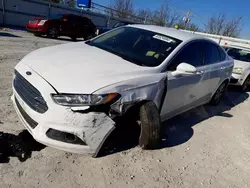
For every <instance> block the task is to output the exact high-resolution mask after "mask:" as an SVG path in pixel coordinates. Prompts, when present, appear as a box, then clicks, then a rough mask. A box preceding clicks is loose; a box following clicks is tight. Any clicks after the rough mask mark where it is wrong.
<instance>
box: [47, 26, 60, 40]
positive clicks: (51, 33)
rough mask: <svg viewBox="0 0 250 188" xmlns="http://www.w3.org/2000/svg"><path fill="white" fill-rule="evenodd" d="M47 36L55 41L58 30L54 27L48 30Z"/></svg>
mask: <svg viewBox="0 0 250 188" xmlns="http://www.w3.org/2000/svg"><path fill="white" fill-rule="evenodd" d="M47 36H48V37H49V38H52V39H56V38H57V37H58V30H57V29H56V28H55V27H52V28H49V30H48V33H47Z"/></svg>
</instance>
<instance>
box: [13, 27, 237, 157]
mask: <svg viewBox="0 0 250 188" xmlns="http://www.w3.org/2000/svg"><path fill="white" fill-rule="evenodd" d="M232 69H233V59H232V58H230V57H229V56H228V55H227V54H226V52H225V51H224V50H223V49H222V48H221V47H220V46H219V45H218V44H216V43H215V42H213V41H211V40H209V39H205V38H203V37H200V36H197V35H195V34H192V33H186V32H182V31H178V30H176V29H169V28H165V27H158V26H150V25H133V26H124V27H120V28H117V29H114V30H111V31H109V32H107V33H105V34H102V35H100V36H98V37H96V38H94V39H91V40H89V41H86V42H78V43H69V44H63V45H58V46H53V47H46V48H43V49H39V50H36V51H34V52H32V53H30V54H28V55H27V56H26V57H24V58H23V59H22V60H21V62H20V63H18V64H17V66H16V67H15V76H14V80H13V96H12V100H13V102H14V107H15V109H16V111H17V114H18V115H19V117H20V119H21V120H22V122H23V124H24V126H25V127H26V128H27V130H28V131H29V132H30V134H32V136H33V137H34V139H36V140H37V141H38V142H41V143H43V144H45V145H48V146H51V147H54V148H58V149H61V150H65V151H68V152H73V153H80V154H91V155H92V156H96V155H97V154H98V152H99V150H100V148H101V147H102V145H103V143H104V141H105V139H106V138H107V137H108V135H109V134H110V133H111V132H112V130H113V129H114V128H115V127H116V126H119V124H118V123H117V122H118V121H119V119H120V118H123V117H124V116H125V115H126V114H131V116H129V118H128V119H132V118H135V119H134V120H135V122H138V126H140V128H141V135H140V137H139V138H138V139H139V145H140V146H141V147H142V148H144V149H150V148H155V147H157V146H158V144H159V143H160V140H161V137H160V135H161V122H162V121H165V120H167V119H169V118H171V117H173V116H175V115H178V114H180V113H182V112H185V111H187V110H189V109H191V108H194V107H196V106H199V105H202V104H206V103H209V102H210V103H211V104H212V105H216V104H218V103H219V102H220V100H221V98H222V97H223V94H224V93H225V91H226V88H227V85H228V83H229V80H230V77H231V73H232ZM131 110H133V113H130V112H131ZM128 136H129V135H128Z"/></svg>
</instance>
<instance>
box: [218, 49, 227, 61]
mask: <svg viewBox="0 0 250 188" xmlns="http://www.w3.org/2000/svg"><path fill="white" fill-rule="evenodd" d="M218 50H219V53H220V60H221V61H224V60H225V59H226V53H225V52H224V50H223V49H222V48H221V47H219V46H218Z"/></svg>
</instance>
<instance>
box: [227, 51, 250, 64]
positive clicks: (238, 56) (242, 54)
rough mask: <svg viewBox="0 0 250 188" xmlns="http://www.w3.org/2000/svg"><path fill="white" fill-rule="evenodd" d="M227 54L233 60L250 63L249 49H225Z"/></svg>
mask: <svg viewBox="0 0 250 188" xmlns="http://www.w3.org/2000/svg"><path fill="white" fill-rule="evenodd" d="M226 51H227V54H228V55H229V56H231V57H232V58H233V59H235V60H239V61H245V62H250V49H249V50H245V49H239V48H231V47H228V48H227V50H226Z"/></svg>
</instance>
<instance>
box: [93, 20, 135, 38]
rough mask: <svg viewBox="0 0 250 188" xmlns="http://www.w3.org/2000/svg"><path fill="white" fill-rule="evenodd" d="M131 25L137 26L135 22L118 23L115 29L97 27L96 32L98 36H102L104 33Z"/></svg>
mask: <svg viewBox="0 0 250 188" xmlns="http://www.w3.org/2000/svg"><path fill="white" fill-rule="evenodd" d="M129 24H135V23H134V22H117V23H116V24H115V25H114V26H113V27H111V28H109V27H97V30H96V35H100V34H102V33H105V32H107V31H110V30H112V29H115V28H118V27H121V26H125V25H129Z"/></svg>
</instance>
